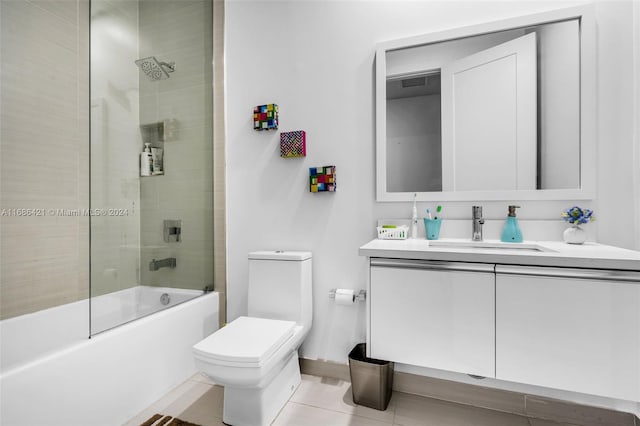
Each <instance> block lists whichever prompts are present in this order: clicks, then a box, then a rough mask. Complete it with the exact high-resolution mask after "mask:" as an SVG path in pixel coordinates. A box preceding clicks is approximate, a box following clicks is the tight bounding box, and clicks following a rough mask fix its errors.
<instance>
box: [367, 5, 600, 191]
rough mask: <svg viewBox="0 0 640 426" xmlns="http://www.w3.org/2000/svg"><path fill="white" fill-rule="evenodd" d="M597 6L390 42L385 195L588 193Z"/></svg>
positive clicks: (379, 172)
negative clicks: (593, 14) (592, 15)
mask: <svg viewBox="0 0 640 426" xmlns="http://www.w3.org/2000/svg"><path fill="white" fill-rule="evenodd" d="M593 27H594V24H593V18H592V17H591V12H590V9H589V8H588V7H577V8H569V9H559V10H555V11H550V12H545V13H541V14H536V15H529V16H523V17H518V18H513V19H509V20H503V21H497V22H491V23H486V24H481V25H476V26H472V27H464V28H455V29H452V30H447V31H442V32H438V33H431V34H425V35H420V36H416V37H411V38H408V39H402V40H393V41H389V42H384V43H380V44H379V45H378V46H377V51H376V179H377V185H376V188H377V200H378V201H410V200H413V196H414V193H415V194H417V199H418V200H419V201H434V200H437V201H471V200H473V201H476V200H556V199H589V198H592V197H593V191H594V185H595V176H594V173H595V62H594V61H595V52H594V49H595V42H594V29H593Z"/></svg>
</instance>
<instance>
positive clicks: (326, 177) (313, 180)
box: [309, 166, 337, 192]
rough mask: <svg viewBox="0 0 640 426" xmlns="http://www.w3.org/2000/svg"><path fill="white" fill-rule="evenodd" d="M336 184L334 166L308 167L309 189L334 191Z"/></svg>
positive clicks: (312, 190)
mask: <svg viewBox="0 0 640 426" xmlns="http://www.w3.org/2000/svg"><path fill="white" fill-rule="evenodd" d="M336 184H337V183H336V166H324V167H310V168H309V191H311V192H335V190H336Z"/></svg>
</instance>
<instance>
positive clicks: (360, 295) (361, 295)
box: [329, 288, 367, 302]
mask: <svg viewBox="0 0 640 426" xmlns="http://www.w3.org/2000/svg"><path fill="white" fill-rule="evenodd" d="M336 290H337V289H335V288H332V289H331V290H329V299H335V298H336ZM354 293H355V292H354ZM366 299H367V291H366V290H360V291H359V292H358V293H357V294H356V300H358V301H359V302H364V301H365V300H366Z"/></svg>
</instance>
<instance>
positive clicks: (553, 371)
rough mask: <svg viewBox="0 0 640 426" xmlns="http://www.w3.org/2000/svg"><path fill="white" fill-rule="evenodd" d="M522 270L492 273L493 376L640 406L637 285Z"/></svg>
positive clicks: (639, 291) (597, 273)
mask: <svg viewBox="0 0 640 426" xmlns="http://www.w3.org/2000/svg"><path fill="white" fill-rule="evenodd" d="M521 269H522V273H520V274H519V273H517V272H515V271H514V270H513V268H511V267H505V268H501V267H500V266H498V267H497V268H496V270H497V275H496V377H497V378H498V379H504V380H510V381H516V382H521V383H529V384H534V385H539V386H545V387H551V388H557V389H565V390H570V391H577V392H583V393H589V394H594V395H601V396H607V397H613V398H618V399H626V400H632V401H639V400H640V282H638V281H634V279H633V277H631V279H630V278H629V277H630V275H629V274H626V275H625V276H623V277H621V276H618V275H616V273H614V272H612V274H611V278H610V279H605V278H602V277H603V276H606V275H603V272H602V271H595V273H594V275H593V277H594V278H590V276H589V274H588V272H587V271H588V270H579V271H577V272H578V274H579V275H575V276H574V277H571V274H567V272H568V271H571V270H565V271H560V272H561V273H560V274H554V273H553V270H552V268H521ZM501 271H503V272H502V273H501ZM562 274H564V275H565V276H562Z"/></svg>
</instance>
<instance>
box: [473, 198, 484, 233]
mask: <svg viewBox="0 0 640 426" xmlns="http://www.w3.org/2000/svg"><path fill="white" fill-rule="evenodd" d="M471 210H472V214H473V219H472V221H473V222H472V226H473V227H472V230H471V240H472V241H482V225H484V218H483V217H482V206H473V207H471Z"/></svg>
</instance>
